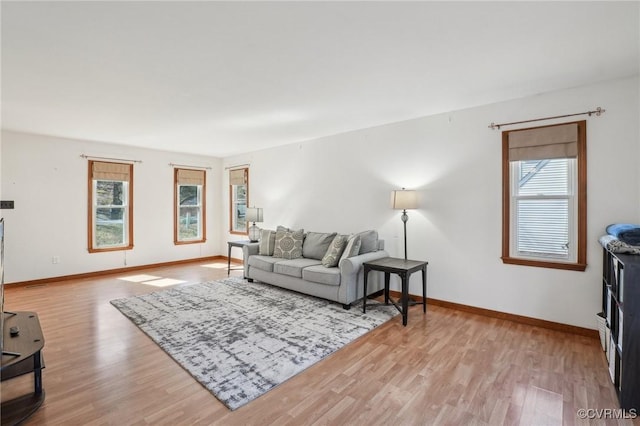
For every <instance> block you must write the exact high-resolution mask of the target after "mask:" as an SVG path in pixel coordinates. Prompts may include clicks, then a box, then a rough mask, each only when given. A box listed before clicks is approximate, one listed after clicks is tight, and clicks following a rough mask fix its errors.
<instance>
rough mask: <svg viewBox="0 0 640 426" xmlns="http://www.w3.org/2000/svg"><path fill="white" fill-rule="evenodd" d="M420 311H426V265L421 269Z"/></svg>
mask: <svg viewBox="0 0 640 426" xmlns="http://www.w3.org/2000/svg"><path fill="white" fill-rule="evenodd" d="M422 312H424V313H427V267H426V266H425V267H424V269H422Z"/></svg>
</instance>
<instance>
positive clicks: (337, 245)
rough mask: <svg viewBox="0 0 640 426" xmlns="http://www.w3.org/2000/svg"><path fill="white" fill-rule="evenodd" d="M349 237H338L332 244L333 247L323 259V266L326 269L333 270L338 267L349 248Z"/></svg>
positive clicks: (330, 247)
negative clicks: (346, 248)
mask: <svg viewBox="0 0 640 426" xmlns="http://www.w3.org/2000/svg"><path fill="white" fill-rule="evenodd" d="M348 239H349V236H347V235H336V236H335V237H334V239H333V241H332V242H331V245H330V246H329V248H328V249H327V252H326V253H325V255H324V257H323V258H322V266H324V267H326V268H333V267H336V266H338V261H339V260H340V256H341V255H342V253H343V252H344V249H345V247H346V246H347V240H348Z"/></svg>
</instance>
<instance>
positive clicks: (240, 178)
mask: <svg viewBox="0 0 640 426" xmlns="http://www.w3.org/2000/svg"><path fill="white" fill-rule="evenodd" d="M246 184H247V169H236V170H229V185H246Z"/></svg>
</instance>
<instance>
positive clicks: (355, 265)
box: [339, 250, 389, 274]
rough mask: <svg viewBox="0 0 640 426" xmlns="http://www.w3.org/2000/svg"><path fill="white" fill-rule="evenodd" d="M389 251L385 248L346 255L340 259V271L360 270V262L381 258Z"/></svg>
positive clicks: (348, 272) (386, 255)
mask: <svg viewBox="0 0 640 426" xmlns="http://www.w3.org/2000/svg"><path fill="white" fill-rule="evenodd" d="M388 256H389V253H387V252H386V251H385V250H378V251H372V252H369V253H363V254H359V255H357V256H353V257H347V258H346V259H342V260H341V261H340V265H339V266H340V272H342V273H343V274H353V273H358V272H360V269H361V268H362V264H363V263H364V262H369V261H372V260H376V259H382V258H383V257H388Z"/></svg>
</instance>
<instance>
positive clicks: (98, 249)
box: [89, 244, 133, 253]
mask: <svg viewBox="0 0 640 426" xmlns="http://www.w3.org/2000/svg"><path fill="white" fill-rule="evenodd" d="M122 250H133V244H131V245H128V246H122V247H108V248H93V247H91V248H89V253H102V252H105V251H122Z"/></svg>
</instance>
